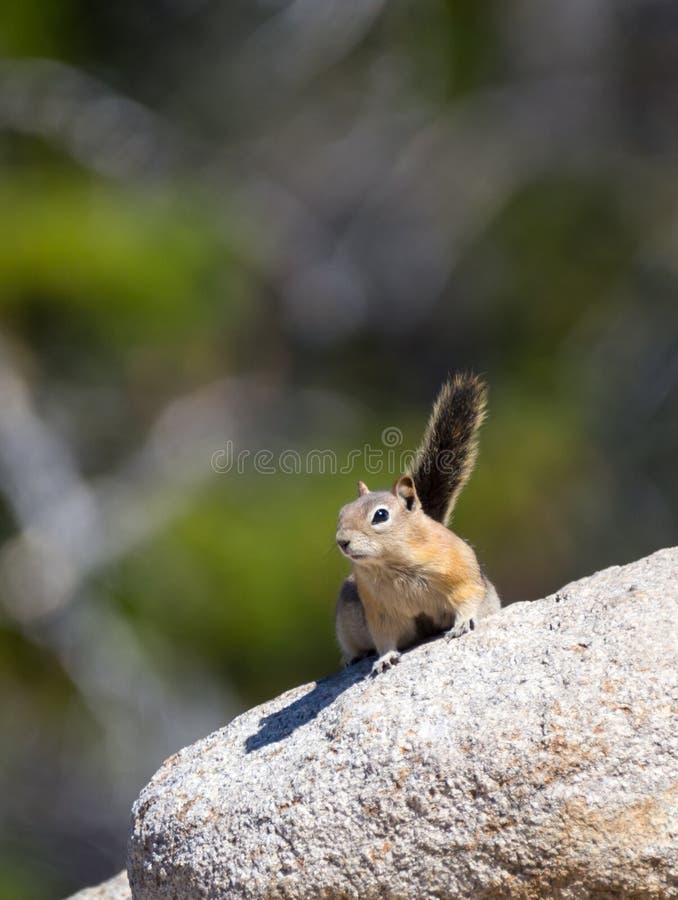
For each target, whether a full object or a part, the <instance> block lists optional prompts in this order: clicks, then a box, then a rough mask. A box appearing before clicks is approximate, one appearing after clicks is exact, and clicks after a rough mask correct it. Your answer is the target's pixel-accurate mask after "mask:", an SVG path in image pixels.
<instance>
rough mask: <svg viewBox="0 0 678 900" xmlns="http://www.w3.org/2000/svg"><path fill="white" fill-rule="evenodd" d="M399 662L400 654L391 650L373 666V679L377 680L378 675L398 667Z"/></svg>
mask: <svg viewBox="0 0 678 900" xmlns="http://www.w3.org/2000/svg"><path fill="white" fill-rule="evenodd" d="M399 662H400V653H398V651H397V650H389V651H388V652H387V653H384V655H383V656H380V657H379V659H378V660H377V661H376V662H375V664H374V665H373V666H372V673H371V674H372V678H376V676H377V675H380V674H381V673H382V672H385V671H386V670H387V669H390V668H391V667H392V666H397V665H398V663H399Z"/></svg>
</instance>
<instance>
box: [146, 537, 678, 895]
mask: <svg viewBox="0 0 678 900" xmlns="http://www.w3.org/2000/svg"><path fill="white" fill-rule="evenodd" d="M677 612H678V548H676V549H672V550H662V551H659V552H658V553H655V554H654V555H653V556H650V557H648V558H647V559H643V560H640V561H639V562H636V563H633V564H631V565H627V566H623V567H613V568H610V569H607V570H605V571H603V572H599V573H598V574H596V575H593V576H591V577H589V578H584V579H582V580H581V581H577V582H574V583H572V584H569V585H567V586H566V587H564V588H563V589H561V590H560V591H558V592H557V593H556V594H553V595H552V596H550V597H547V598H545V599H543V600H537V601H534V602H526V603H515V604H513V605H512V606H510V607H508V608H506V609H504V610H502V611H501V612H500V613H499V614H497V615H495V616H493V617H491V618H489V619H486V620H485V621H482V622H480V623H479V624H478V627H477V628H476V630H475V631H473V632H472V633H470V634H468V635H466V636H464V637H462V638H460V639H458V640H455V641H452V642H447V641H445V640H441V639H437V640H434V641H431V642H430V643H428V644H425V645H423V646H420V647H417V648H415V649H413V650H412V651H410V652H408V653H406V654H404V655H403V658H402V661H401V663H400V665H398V666H397V667H395V668H394V669H392V670H390V671H388V672H386V673H384V674H382V675H379V676H378V677H376V678H371V677H366V676H367V675H368V673H369V671H370V667H371V662H370V661H369V660H368V661H366V662H364V663H360V664H357V665H354V666H352V667H351V668H349V669H347V670H345V671H343V672H341V673H339V674H337V675H333V676H331V677H329V678H326V679H324V680H322V681H319V682H317V683H314V684H308V685H304V686H302V687H298V688H296V689H294V690H292V691H289V692H287V693H285V694H283V695H282V696H280V697H277V698H276V699H275V700H272V701H270V702H268V703H265V704H264V705H262V706H260V707H258V708H256V709H252V710H250V711H249V712H246V713H245V714H244V715H241V716H240V717H238V718H237V719H235V720H234V721H233V722H231V724H230V725H228V726H227V727H226V728H224V729H222V730H220V731H217V732H215V733H214V734H212V735H210V736H209V737H206V738H205V739H204V740H201V741H198V742H197V743H196V744H194V745H192V746H190V747H187V748H186V749H184V750H181V751H180V752H179V753H177V754H176V755H175V756H173V757H171V758H170V759H168V760H167V761H166V762H165V763H164V765H163V766H162V767H161V769H160V770H159V771H158V772H157V774H156V775H155V776H154V778H153V779H152V781H151V782H150V783H149V784H148V786H147V787H146V788H145V789H144V790H143V791H142V793H141V795H140V797H139V799H138V800H137V802H136V804H135V806H134V809H133V816H132V827H131V834H130V842H129V857H128V871H129V876H130V883H131V885H132V893H133V897H134V898H135V900H160V898H166V900H169V898H171V900H197V898H210V900H216V898H264V897H265V898H300V900H301V898H305V900H306V898H308V900H311V898H314V900H315V898H360V900H369V898H377V897H389V898H408V897H417V898H433V897H477V898H504V897H506V898H526V900H528V898H529V900H531V898H535V900H537V898H544V897H557V898H560V900H575V898H583V897H596V898H608V897H609V898H612V897H615V898H619V897H624V898H635V897H638V898H640V897H643V898H664V897H676V896H678V881H677V878H678V873H677V870H676V861H677V860H678V852H677V847H676V830H677V828H678V820H677V815H676V802H677V792H678V747H677V737H676V732H677V729H676V718H675V712H676V707H675V700H676V671H677V663H678V658H677V656H678V654H677V646H676V621H677V620H678V615H677ZM262 664H265V661H262ZM672 701H673V706H672ZM672 715H673V716H674V718H673V719H672Z"/></svg>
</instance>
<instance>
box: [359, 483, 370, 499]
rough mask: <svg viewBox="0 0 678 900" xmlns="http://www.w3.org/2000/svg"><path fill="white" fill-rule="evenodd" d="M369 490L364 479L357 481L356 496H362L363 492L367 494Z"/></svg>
mask: <svg viewBox="0 0 678 900" xmlns="http://www.w3.org/2000/svg"><path fill="white" fill-rule="evenodd" d="M369 492H370V489H369V488H368V486H367V485H366V484H365V482H364V481H359V482H358V496H359V497H364V496H365V494H369Z"/></svg>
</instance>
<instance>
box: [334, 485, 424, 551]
mask: <svg viewBox="0 0 678 900" xmlns="http://www.w3.org/2000/svg"><path fill="white" fill-rule="evenodd" d="M422 516H425V513H424V511H423V510H422V508H421V503H420V502H419V497H418V496H417V491H416V488H415V486H414V481H413V480H412V478H411V477H410V476H409V475H403V476H402V478H399V479H398V481H396V483H395V484H394V485H393V488H392V489H391V490H390V491H370V490H369V488H368V487H367V485H366V484H364V483H363V482H362V481H359V482H358V499H357V500H354V501H353V502H352V503H348V504H347V505H346V506H344V507H343V509H341V511H340V512H339V525H338V527H337V545H338V546H339V549H340V550H341V552H342V553H343V554H344V556H346V557H348V559H350V560H351V561H352V562H354V563H356V564H357V565H363V564H364V565H369V564H374V563H377V564H379V563H381V564H383V563H384V562H389V561H393V562H397V561H398V559H399V557H400V556H401V555H402V551H403V548H404V546H405V545H406V543H407V540H408V539H409V538H410V537H411V536H412V529H413V527H414V528H415V529H416V526H417V522H418V521H419V519H420V518H421V517H422Z"/></svg>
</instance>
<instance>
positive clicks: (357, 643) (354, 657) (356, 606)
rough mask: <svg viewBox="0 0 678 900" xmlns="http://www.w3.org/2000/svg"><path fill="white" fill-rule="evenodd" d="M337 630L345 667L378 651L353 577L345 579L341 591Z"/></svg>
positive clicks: (336, 622)
mask: <svg viewBox="0 0 678 900" xmlns="http://www.w3.org/2000/svg"><path fill="white" fill-rule="evenodd" d="M335 628H336V633H337V641H338V643H339V646H340V647H341V654H342V655H341V661H342V663H343V664H344V665H350V664H351V663H352V662H357V661H358V660H360V659H363V658H364V657H365V656H369V655H370V654H371V653H374V652H375V651H376V647H375V646H374V641H373V640H372V636H371V634H370V631H369V628H368V627H367V622H366V620H365V610H364V609H363V604H362V601H361V600H360V595H359V594H358V587H357V585H356V583H355V579H354V577H353V576H352V575H349V577H348V578H346V579H345V581H344V582H343V583H342V585H341V589H340V591H339V597H338V598H337V608H336V614H335Z"/></svg>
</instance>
